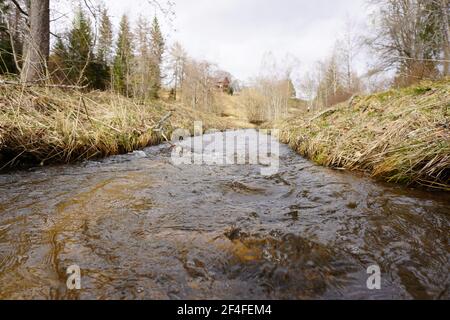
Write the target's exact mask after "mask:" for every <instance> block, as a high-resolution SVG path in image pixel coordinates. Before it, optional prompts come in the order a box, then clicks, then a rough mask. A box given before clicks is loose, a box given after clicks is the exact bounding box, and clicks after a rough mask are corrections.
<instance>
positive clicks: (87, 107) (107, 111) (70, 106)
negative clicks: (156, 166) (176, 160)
mask: <svg viewBox="0 0 450 320" xmlns="http://www.w3.org/2000/svg"><path fill="white" fill-rule="evenodd" d="M169 110H173V116H172V117H171V118H170V119H169V121H168V122H167V123H166V126H165V133H166V136H168V137H170V134H171V130H173V128H177V127H186V128H191V127H192V123H193V121H194V120H203V121H204V122H205V127H206V128H208V127H214V128H217V129H224V128H225V127H226V126H228V125H229V124H227V123H226V121H224V120H223V119H220V118H219V117H216V116H213V115H209V114H203V113H201V112H198V111H193V110H190V109H188V108H185V107H183V106H181V105H169V104H166V103H164V102H161V101H158V102H152V103H150V104H148V105H144V104H139V103H137V102H135V101H133V100H131V99H128V98H125V97H123V96H120V95H116V94H112V93H108V92H91V93H81V92H79V91H75V90H62V89H57V88H16V87H10V86H0V163H1V165H0V168H2V167H10V166H14V165H17V164H18V163H23V162H31V163H40V164H48V163H68V162H71V161H77V160H81V159H91V158H99V157H104V156H108V155H114V154H121V153H127V152H131V151H133V150H137V149H141V148H144V147H146V146H149V145H153V144H157V143H159V142H161V141H162V140H163V137H162V135H161V133H160V132H155V130H153V129H154V128H155V126H157V124H158V122H159V121H160V120H161V118H163V117H164V116H165V115H166V114H167V113H168V112H169Z"/></svg>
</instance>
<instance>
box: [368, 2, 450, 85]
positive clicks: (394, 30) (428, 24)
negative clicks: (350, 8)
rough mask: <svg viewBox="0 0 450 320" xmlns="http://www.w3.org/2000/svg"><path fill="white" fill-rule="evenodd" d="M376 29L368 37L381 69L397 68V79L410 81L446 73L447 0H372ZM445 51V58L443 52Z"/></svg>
mask: <svg viewBox="0 0 450 320" xmlns="http://www.w3.org/2000/svg"><path fill="white" fill-rule="evenodd" d="M371 3H373V4H375V5H376V6H377V13H376V16H375V26H374V27H375V32H374V35H373V36H371V37H369V38H368V41H367V42H368V44H369V45H370V47H371V48H372V49H373V50H374V51H375V52H376V53H378V55H379V56H380V67H379V68H380V69H384V70H385V69H391V68H395V69H396V70H397V75H398V77H397V82H398V83H399V84H409V83H411V82H415V81H417V80H420V79H423V78H434V77H436V76H437V75H438V73H439V70H438V68H437V65H438V64H439V63H444V65H445V67H444V69H446V70H445V73H448V57H447V56H448V55H449V48H448V46H449V43H448V33H449V31H448V10H449V6H448V0H401V1H399V0H372V1H371ZM443 51H444V59H442V58H441V57H442V52H443Z"/></svg>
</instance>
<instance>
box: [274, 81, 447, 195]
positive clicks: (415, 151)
mask: <svg viewBox="0 0 450 320" xmlns="http://www.w3.org/2000/svg"><path fill="white" fill-rule="evenodd" d="M275 126H276V127H278V128H280V129H281V141H282V142H284V143H287V144H289V145H290V146H291V148H293V149H294V150H295V151H296V152H298V153H299V154H301V155H302V156H305V157H307V158H309V159H311V160H313V161H314V162H316V163H318V164H320V165H323V166H328V167H333V168H340V169H346V170H353V171H363V172H366V173H369V174H370V175H371V176H372V177H375V178H379V179H382V180H385V181H388V182H394V183H401V184H406V185H421V186H425V187H429V188H433V189H440V190H446V191H450V182H449V180H450V81H449V80H447V81H441V82H434V83H432V82H428V83H422V84H421V85H418V86H414V87H410V88H405V89H400V90H390V91H387V92H383V93H379V94H374V95H370V96H357V97H354V98H353V99H351V100H350V101H349V102H347V103H343V104H340V105H337V106H335V107H332V108H330V109H328V110H325V111H322V112H320V113H316V114H312V115H309V114H307V115H304V116H303V117H301V116H300V117H299V116H296V117H295V118H291V119H289V120H286V121H282V122H279V123H277V124H275Z"/></svg>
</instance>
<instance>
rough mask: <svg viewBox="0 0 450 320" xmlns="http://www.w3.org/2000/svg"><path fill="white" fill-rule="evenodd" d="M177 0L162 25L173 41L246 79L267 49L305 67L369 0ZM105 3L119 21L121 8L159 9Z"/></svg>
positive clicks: (140, 0)
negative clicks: (172, 13)
mask: <svg viewBox="0 0 450 320" xmlns="http://www.w3.org/2000/svg"><path fill="white" fill-rule="evenodd" d="M165 1H166V0H161V2H162V3H164V2H165ZM174 2H175V8H174V9H175V13H176V16H175V18H174V20H173V24H172V25H171V26H170V25H165V26H164V29H165V32H167V33H169V34H170V36H169V42H170V43H172V42H173V41H175V40H177V41H179V42H181V43H182V45H183V46H184V47H185V48H186V50H187V52H188V53H189V55H190V56H192V57H194V58H198V59H206V60H208V61H211V62H214V63H217V64H218V65H219V66H220V67H221V68H223V69H225V70H227V71H229V72H231V73H232V74H233V75H234V76H236V77H237V78H239V79H242V80H245V79H247V78H249V77H252V76H254V75H256V74H258V72H259V69H260V66H261V60H262V57H263V55H264V54H265V53H267V52H272V53H273V54H274V56H275V57H276V58H277V59H278V60H282V59H283V58H284V57H285V56H286V54H290V55H292V56H295V57H296V58H297V59H298V60H299V61H300V63H301V68H302V69H303V70H304V69H307V68H308V67H310V66H311V64H312V63H313V62H314V61H316V60H318V59H321V58H324V57H325V56H326V55H327V54H328V53H329V52H330V50H331V48H332V46H333V44H334V42H335V39H336V37H337V36H339V34H340V33H342V32H343V29H344V25H345V21H346V18H347V17H351V18H353V19H357V20H358V21H361V22H362V21H365V20H366V17H367V8H366V5H365V3H366V1H365V0H221V1H217V0H174ZM105 3H106V5H107V6H108V8H109V9H110V13H111V14H112V15H113V16H114V18H115V20H116V21H117V20H118V17H120V15H121V14H123V13H127V14H129V15H130V16H131V17H132V19H135V18H136V17H137V16H138V15H139V14H142V15H144V16H146V17H148V18H149V19H151V18H152V17H153V16H154V14H155V12H158V11H157V10H155V9H154V8H153V7H152V6H151V5H149V4H148V0H132V1H131V0H128V1H125V0H106V1H105ZM158 14H159V15H161V14H160V13H159V12H158ZM161 19H162V17H161ZM166 20H167V19H166Z"/></svg>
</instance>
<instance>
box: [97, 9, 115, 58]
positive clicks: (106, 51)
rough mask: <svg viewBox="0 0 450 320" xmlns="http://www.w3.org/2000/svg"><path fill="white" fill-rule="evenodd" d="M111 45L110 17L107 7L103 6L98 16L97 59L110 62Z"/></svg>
mask: <svg viewBox="0 0 450 320" xmlns="http://www.w3.org/2000/svg"><path fill="white" fill-rule="evenodd" d="M112 45H113V31H112V23H111V18H110V17H109V14H108V9H106V8H104V9H103V10H102V13H101V18H100V30H99V39H98V48H97V60H98V61H99V62H103V63H105V64H106V65H108V66H109V65H110V64H111V60H112V58H111V53H112Z"/></svg>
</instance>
